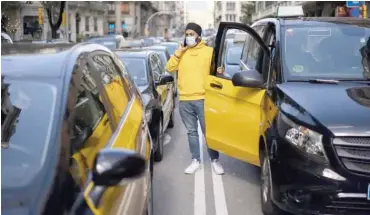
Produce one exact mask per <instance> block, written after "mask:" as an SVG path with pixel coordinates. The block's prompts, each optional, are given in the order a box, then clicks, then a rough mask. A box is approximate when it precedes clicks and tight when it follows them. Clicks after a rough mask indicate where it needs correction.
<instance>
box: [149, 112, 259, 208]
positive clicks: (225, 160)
mask: <svg viewBox="0 0 370 215" xmlns="http://www.w3.org/2000/svg"><path fill="white" fill-rule="evenodd" d="M175 120H176V121H175V127H174V128H172V129H168V130H167V132H166V133H167V135H166V137H165V139H166V140H165V144H166V145H165V150H164V158H163V160H162V161H161V162H160V163H156V164H155V166H154V179H153V191H154V200H153V201H154V214H155V215H262V212H261V209H260V182H259V168H257V167H255V166H252V165H249V164H247V163H244V162H241V161H239V160H236V159H233V158H230V157H227V156H225V155H221V157H220V162H221V163H222V164H223V167H224V169H225V175H223V176H218V175H215V174H212V169H211V164H210V161H209V157H208V154H207V152H206V150H205V148H204V147H203V157H204V159H203V164H204V168H203V170H201V171H198V172H197V173H196V174H195V175H185V174H184V170H185V168H186V167H187V166H188V165H189V164H190V162H191V155H190V151H189V146H188V142H187V134H186V129H185V127H184V125H183V123H182V121H181V118H180V115H179V113H178V110H176V117H175ZM198 130H199V129H198ZM202 142H204V141H202Z"/></svg>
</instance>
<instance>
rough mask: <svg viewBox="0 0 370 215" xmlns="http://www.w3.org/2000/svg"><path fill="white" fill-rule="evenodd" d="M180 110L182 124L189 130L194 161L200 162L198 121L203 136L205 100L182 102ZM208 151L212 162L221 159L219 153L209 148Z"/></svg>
mask: <svg viewBox="0 0 370 215" xmlns="http://www.w3.org/2000/svg"><path fill="white" fill-rule="evenodd" d="M179 109H180V116H181V119H182V122H183V123H184V125H185V127H186V129H187V130H188V140H189V147H190V152H191V155H192V159H197V160H198V161H200V150H199V135H198V120H199V122H200V127H201V129H202V131H203V134H205V132H206V131H205V130H206V129H205V120H204V100H203V99H202V100H194V101H180V104H179ZM207 149H208V154H209V157H210V158H211V160H214V159H218V158H219V153H218V152H217V151H215V150H212V149H209V148H208V147H207Z"/></svg>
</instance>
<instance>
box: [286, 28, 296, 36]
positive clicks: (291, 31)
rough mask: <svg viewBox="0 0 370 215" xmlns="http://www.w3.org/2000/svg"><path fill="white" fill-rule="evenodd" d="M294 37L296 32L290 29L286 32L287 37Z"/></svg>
mask: <svg viewBox="0 0 370 215" xmlns="http://www.w3.org/2000/svg"><path fill="white" fill-rule="evenodd" d="M293 35H294V30H293V29H291V28H289V29H287V30H286V36H293Z"/></svg>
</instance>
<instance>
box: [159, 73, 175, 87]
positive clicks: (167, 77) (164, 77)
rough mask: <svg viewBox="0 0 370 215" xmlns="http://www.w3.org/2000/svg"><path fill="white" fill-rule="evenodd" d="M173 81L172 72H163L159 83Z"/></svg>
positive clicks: (163, 83)
mask: <svg viewBox="0 0 370 215" xmlns="http://www.w3.org/2000/svg"><path fill="white" fill-rule="evenodd" d="M171 82H174V79H173V76H172V75H170V74H163V75H161V77H160V78H159V81H158V83H157V85H165V84H168V83H171Z"/></svg>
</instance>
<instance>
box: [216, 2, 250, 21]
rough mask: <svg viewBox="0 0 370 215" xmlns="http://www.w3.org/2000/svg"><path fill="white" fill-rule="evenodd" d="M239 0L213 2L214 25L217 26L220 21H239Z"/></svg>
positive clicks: (240, 15)
mask: <svg viewBox="0 0 370 215" xmlns="http://www.w3.org/2000/svg"><path fill="white" fill-rule="evenodd" d="M242 4H243V2H241V1H215V2H214V26H215V27H218V25H219V24H220V22H241V20H242V16H243V14H242Z"/></svg>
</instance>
